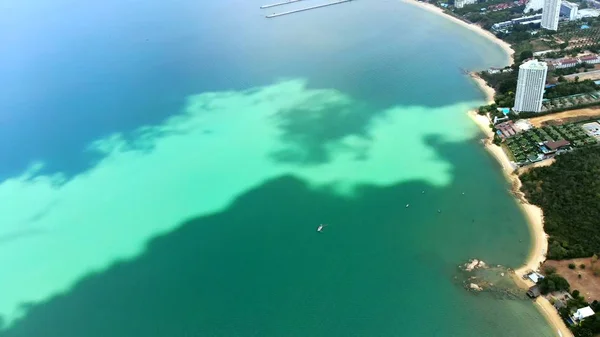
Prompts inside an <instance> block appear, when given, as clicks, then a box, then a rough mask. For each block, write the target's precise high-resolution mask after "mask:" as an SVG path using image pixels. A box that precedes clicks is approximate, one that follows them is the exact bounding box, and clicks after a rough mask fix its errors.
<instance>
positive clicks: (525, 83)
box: [513, 59, 548, 112]
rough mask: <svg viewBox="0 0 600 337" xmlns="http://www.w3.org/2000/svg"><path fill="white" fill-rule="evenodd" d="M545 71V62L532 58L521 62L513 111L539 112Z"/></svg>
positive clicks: (546, 66)
mask: <svg viewBox="0 0 600 337" xmlns="http://www.w3.org/2000/svg"><path fill="white" fill-rule="evenodd" d="M547 73H548V65H546V63H545V62H540V61H538V60H535V59H533V60H530V61H527V62H525V63H523V64H521V66H520V67H519V77H518V79H517V93H516V95H515V106H514V107H513V110H514V111H516V112H524V111H526V112H540V111H541V110H542V99H543V98H544V87H545V86H546V75H547Z"/></svg>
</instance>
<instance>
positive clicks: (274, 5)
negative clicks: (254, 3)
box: [260, 0, 304, 9]
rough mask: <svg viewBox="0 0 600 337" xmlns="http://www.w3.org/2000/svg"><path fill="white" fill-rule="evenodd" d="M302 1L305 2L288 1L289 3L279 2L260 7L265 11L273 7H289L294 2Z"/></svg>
mask: <svg viewBox="0 0 600 337" xmlns="http://www.w3.org/2000/svg"><path fill="white" fill-rule="evenodd" d="M300 1H304V0H288V1H284V2H278V3H276V4H270V5H264V6H260V8H261V9H265V8H271V7H277V6H283V5H287V4H293V3H294V2H300Z"/></svg>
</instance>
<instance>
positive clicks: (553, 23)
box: [542, 0, 561, 30]
mask: <svg viewBox="0 0 600 337" xmlns="http://www.w3.org/2000/svg"><path fill="white" fill-rule="evenodd" d="M560 4H561V1H560V0H544V8H543V9H542V28H546V29H549V30H558V19H559V17H560Z"/></svg>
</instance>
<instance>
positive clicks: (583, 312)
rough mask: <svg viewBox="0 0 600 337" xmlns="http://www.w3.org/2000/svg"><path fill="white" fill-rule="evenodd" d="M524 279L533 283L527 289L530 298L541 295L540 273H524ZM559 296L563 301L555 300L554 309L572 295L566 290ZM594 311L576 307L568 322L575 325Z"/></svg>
mask: <svg viewBox="0 0 600 337" xmlns="http://www.w3.org/2000/svg"><path fill="white" fill-rule="evenodd" d="M523 278H524V279H529V280H531V281H532V282H533V283H534V286H532V287H530V288H529V290H528V291H527V296H529V297H530V298H532V299H535V298H537V297H539V296H541V295H542V293H541V291H540V287H539V286H538V283H539V282H540V281H541V280H543V279H544V276H543V275H542V274H540V273H537V272H530V273H528V274H526V275H523ZM560 295H561V296H564V301H562V300H559V301H555V303H554V307H555V308H556V309H560V308H562V307H564V306H565V303H564V302H566V301H568V300H570V299H573V297H572V296H571V294H569V293H568V292H563V293H562V294H560ZM595 314H596V313H595V312H594V310H593V309H592V308H591V307H590V306H587V307H583V308H579V309H577V311H575V312H574V313H573V314H572V315H571V316H570V317H569V319H570V322H569V323H570V324H571V325H576V324H579V323H581V322H582V321H583V320H584V319H586V318H588V317H592V316H594V315H595Z"/></svg>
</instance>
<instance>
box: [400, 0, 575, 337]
mask: <svg viewBox="0 0 600 337" xmlns="http://www.w3.org/2000/svg"><path fill="white" fill-rule="evenodd" d="M402 1H403V2H405V3H409V4H412V5H414V6H417V7H419V8H422V9H425V10H427V11H430V12H432V13H436V14H438V15H442V16H444V17H445V18H447V19H449V20H451V21H453V22H455V23H457V24H460V25H461V26H463V27H465V28H467V29H469V30H471V31H473V32H475V33H477V34H479V35H481V36H484V37H486V38H488V39H489V40H490V41H492V42H494V43H496V44H497V45H499V46H500V47H502V49H503V50H504V51H505V52H506V53H507V54H508V55H509V59H510V65H512V64H513V63H514V53H515V52H514V50H513V49H512V47H511V45H510V44H508V43H507V42H505V41H502V40H500V39H499V38H497V37H496V36H495V35H494V34H492V33H491V32H488V31H487V30H485V29H483V28H481V27H479V26H477V25H475V24H469V23H467V22H465V21H462V20H460V19H458V18H456V17H454V16H451V15H448V14H446V13H445V12H444V10H443V9H441V8H439V7H437V6H435V5H432V4H429V3H425V2H420V1H415V0H402ZM471 78H472V79H473V80H474V81H475V83H476V84H477V85H478V86H479V88H480V89H481V90H482V91H483V92H484V93H485V95H486V102H487V104H491V103H493V102H494V95H495V91H494V89H493V88H491V87H489V86H488V85H487V83H486V82H485V81H484V80H483V79H482V78H481V77H479V76H478V75H477V74H476V73H472V74H471ZM468 115H469V117H470V118H471V120H472V121H473V122H475V124H476V125H478V126H479V128H480V129H481V131H482V132H484V133H485V134H486V139H485V140H484V142H485V148H486V150H487V151H488V152H489V153H490V154H491V155H492V156H493V157H494V158H496V160H497V161H498V162H499V163H500V165H502V172H503V173H504V175H505V177H506V179H508V181H509V182H510V183H511V185H512V192H513V194H514V196H515V198H516V199H517V202H518V203H519V207H520V208H521V210H522V211H523V213H524V214H525V216H526V218H527V222H528V224H529V229H530V231H531V234H532V246H531V250H530V251H529V256H528V257H527V259H526V260H525V262H524V264H523V265H522V266H521V267H519V268H518V269H516V270H515V273H514V275H513V276H514V279H515V282H516V283H517V285H519V286H520V287H522V288H525V289H527V288H528V287H530V286H531V285H530V284H528V283H527V282H526V281H525V280H523V278H522V276H523V275H524V274H525V273H526V272H527V271H529V270H538V269H539V267H540V265H541V264H542V263H543V262H544V261H545V260H546V252H547V250H548V238H547V234H546V232H544V215H543V212H542V209H541V208H539V207H537V206H535V205H532V204H530V203H529V202H527V200H526V199H525V196H524V195H523V193H521V192H520V187H521V180H520V179H519V176H518V171H517V170H516V167H515V165H514V164H513V163H512V162H511V161H510V159H509V157H508V155H507V154H506V153H505V152H504V151H503V150H502V148H500V147H499V146H496V145H494V144H492V138H493V136H494V135H493V132H492V130H491V129H490V127H489V124H490V121H489V119H488V118H487V117H485V116H480V115H478V114H477V112H476V111H469V112H468ZM536 308H538V310H539V311H540V312H541V313H542V314H543V315H544V317H545V318H546V320H547V321H548V323H550V325H551V326H552V327H553V328H554V329H555V331H556V332H557V336H561V337H569V336H571V337H572V336H573V333H572V332H571V330H569V329H568V328H567V326H566V325H565V323H564V322H563V320H562V318H561V317H560V316H559V315H558V312H557V311H556V309H554V306H552V304H551V303H550V302H549V301H548V300H547V299H545V298H543V297H540V298H538V299H537V301H536Z"/></svg>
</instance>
